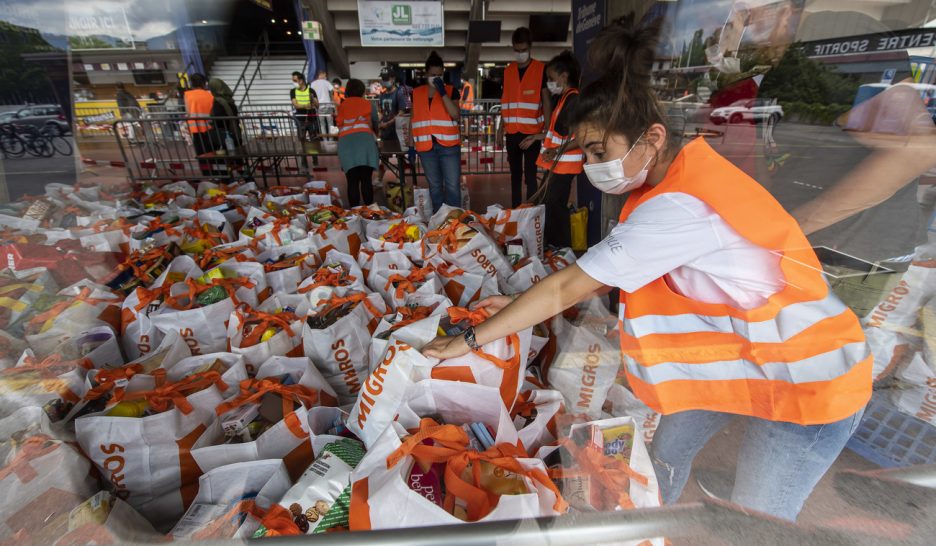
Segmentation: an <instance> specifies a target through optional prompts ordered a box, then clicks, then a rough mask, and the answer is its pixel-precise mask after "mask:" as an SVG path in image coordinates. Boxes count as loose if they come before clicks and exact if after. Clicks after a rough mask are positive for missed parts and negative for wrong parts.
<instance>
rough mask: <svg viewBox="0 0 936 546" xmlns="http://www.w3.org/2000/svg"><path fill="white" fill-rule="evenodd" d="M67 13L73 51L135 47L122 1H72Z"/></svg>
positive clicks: (69, 40) (69, 38) (69, 39)
mask: <svg viewBox="0 0 936 546" xmlns="http://www.w3.org/2000/svg"><path fill="white" fill-rule="evenodd" d="M67 14H68V21H67V22H66V31H67V33H68V46H69V47H70V48H71V49H72V50H73V51H82V50H89V49H135V48H136V46H135V44H134V43H133V33H132V32H131V31H130V22H129V21H128V20H127V12H126V10H125V8H124V6H123V5H121V4H118V3H114V2H93V3H88V2H69V3H68V10H67Z"/></svg>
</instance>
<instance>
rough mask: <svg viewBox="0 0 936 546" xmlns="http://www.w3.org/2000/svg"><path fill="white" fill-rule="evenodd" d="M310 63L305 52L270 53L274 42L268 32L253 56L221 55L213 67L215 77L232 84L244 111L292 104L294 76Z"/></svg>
mask: <svg viewBox="0 0 936 546" xmlns="http://www.w3.org/2000/svg"><path fill="white" fill-rule="evenodd" d="M306 62H307V61H306V58H305V56H302V55H277V56H272V55H270V42H269V39H268V38H267V36H266V33H264V34H262V35H261V36H260V38H259V39H258V40H257V43H256V45H255V46H254V49H253V51H252V52H251V54H250V55H249V56H247V57H219V58H218V59H217V60H216V61H215V63H214V65H212V67H211V77H213V78H220V79H222V80H224V81H225V83H227V84H228V86H230V87H231V89H232V90H233V91H234V100H235V102H236V103H237V104H238V107H239V108H240V110H242V111H250V110H256V109H257V108H264V107H269V106H288V105H289V104H290V102H289V90H290V89H292V77H291V75H292V73H293V72H294V71H297V70H298V71H300V72H301V71H304V70H305V66H306Z"/></svg>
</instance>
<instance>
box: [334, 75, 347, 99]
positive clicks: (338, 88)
mask: <svg viewBox="0 0 936 546" xmlns="http://www.w3.org/2000/svg"><path fill="white" fill-rule="evenodd" d="M344 100H345V88H344V86H343V85H341V80H339V79H338V78H335V79H334V80H332V102H334V103H335V105H338V104H341V103H342V101H344Z"/></svg>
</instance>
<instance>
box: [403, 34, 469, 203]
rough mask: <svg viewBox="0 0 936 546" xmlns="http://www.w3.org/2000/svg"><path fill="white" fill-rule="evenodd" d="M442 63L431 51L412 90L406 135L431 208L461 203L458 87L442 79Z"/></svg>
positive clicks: (443, 64) (440, 58)
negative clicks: (419, 81) (421, 79)
mask: <svg viewBox="0 0 936 546" xmlns="http://www.w3.org/2000/svg"><path fill="white" fill-rule="evenodd" d="M444 72H445V63H443V62H442V57H439V54H438V53H436V52H435V51H433V52H432V53H430V54H429V58H428V59H426V84H425V85H421V86H419V87H417V88H416V89H414V90H413V115H412V117H411V118H410V137H411V138H412V140H413V144H414V146H415V148H416V152H417V153H419V159H420V160H421V161H422V165H423V170H425V171H426V180H427V181H428V182H429V193H430V195H431V196H432V210H433V211H437V210H439V208H441V207H442V204H443V203H444V204H446V205H450V206H453V207H459V206H461V186H460V185H459V180H460V179H461V133H460V131H459V123H458V121H459V110H458V90H457V89H455V88H454V87H452V86H451V85H446V84H445V83H444V82H443V81H442V74H443V73H444Z"/></svg>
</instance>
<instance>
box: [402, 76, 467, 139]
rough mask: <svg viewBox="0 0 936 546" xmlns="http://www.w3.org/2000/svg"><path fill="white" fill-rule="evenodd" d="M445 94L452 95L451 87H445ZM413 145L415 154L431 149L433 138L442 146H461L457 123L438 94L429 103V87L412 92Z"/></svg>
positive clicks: (424, 86)
mask: <svg viewBox="0 0 936 546" xmlns="http://www.w3.org/2000/svg"><path fill="white" fill-rule="evenodd" d="M445 93H446V95H448V96H451V94H452V86H451V85H446V86H445ZM412 124H413V144H414V146H415V147H416V151H417V152H428V151H429V150H431V149H432V139H433V138H435V139H436V141H438V143H439V144H441V145H443V146H458V145H459V144H461V132H460V131H459V127H458V121H457V120H453V119H452V117H451V116H450V115H449V113H448V110H446V109H445V103H444V102H443V100H442V97H440V96H439V94H438V93H436V94H435V96H434V97H433V98H432V101H431V104H430V101H429V86H427V85H422V86H420V87H417V88H416V89H414V90H413V116H412Z"/></svg>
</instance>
